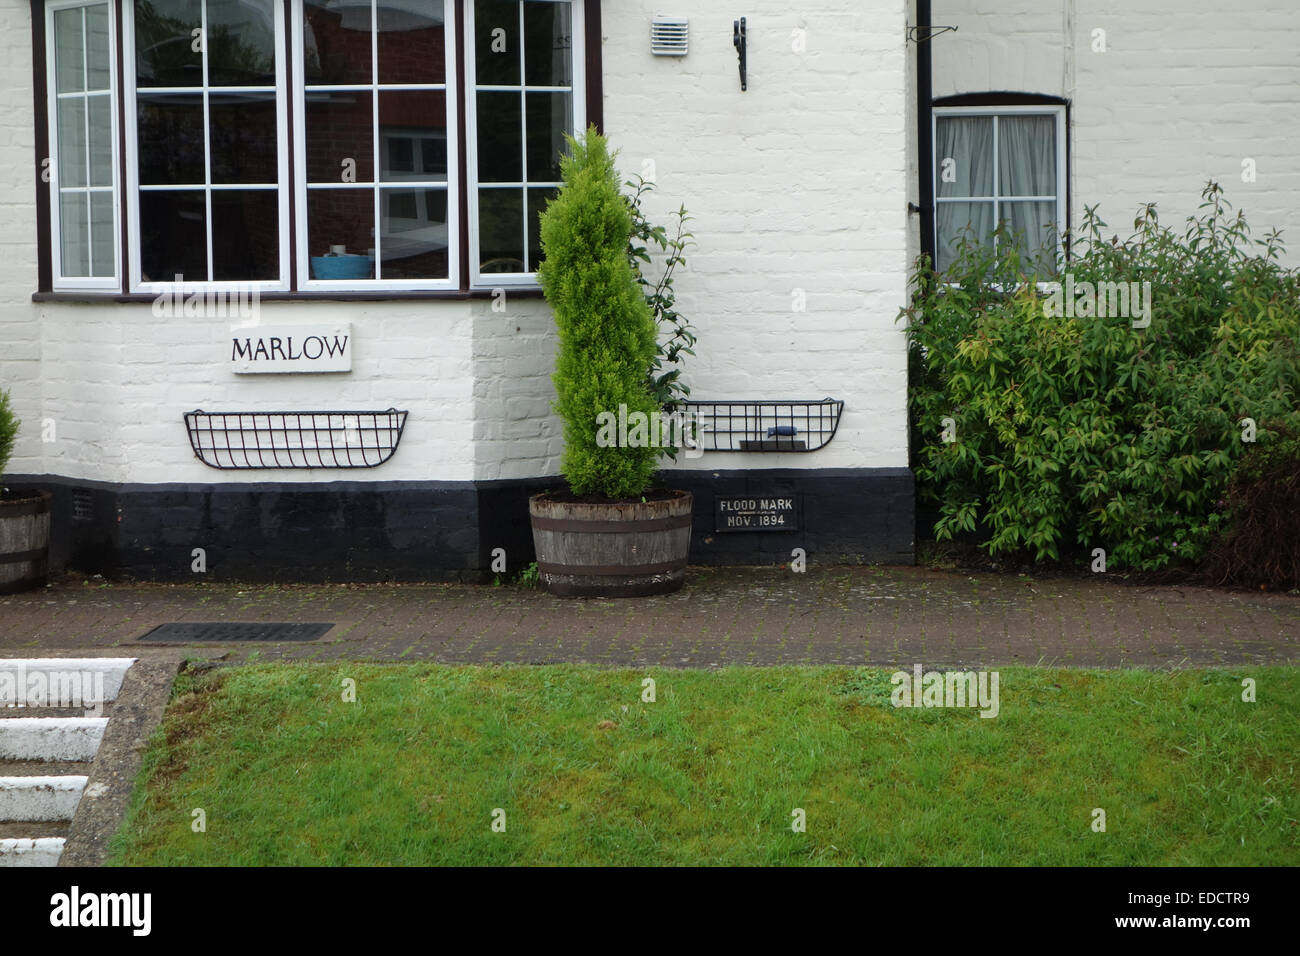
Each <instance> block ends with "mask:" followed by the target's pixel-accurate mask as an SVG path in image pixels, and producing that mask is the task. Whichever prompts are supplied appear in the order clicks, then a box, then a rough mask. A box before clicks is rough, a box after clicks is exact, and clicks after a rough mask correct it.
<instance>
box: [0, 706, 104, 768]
mask: <svg viewBox="0 0 1300 956" xmlns="http://www.w3.org/2000/svg"><path fill="white" fill-rule="evenodd" d="M107 726H108V718H107V717H11V718H8V719H6V720H0V760H72V761H85V760H94V759H95V753H96V751H98V750H99V742H100V741H101V740H103V739H104V728H106V727H107Z"/></svg>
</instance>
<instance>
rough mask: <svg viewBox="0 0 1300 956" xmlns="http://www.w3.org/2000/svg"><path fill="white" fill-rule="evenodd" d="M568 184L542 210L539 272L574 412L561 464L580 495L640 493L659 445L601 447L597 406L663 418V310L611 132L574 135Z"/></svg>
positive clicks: (559, 375)
mask: <svg viewBox="0 0 1300 956" xmlns="http://www.w3.org/2000/svg"><path fill="white" fill-rule="evenodd" d="M569 146H570V150H571V155H568V156H566V157H564V158H563V159H562V160H561V174H562V176H563V179H564V185H563V187H562V188H561V189H560V193H559V195H558V196H557V197H556V198H555V199H554V200H552V201H551V202H550V203H549V204H548V205H547V207H546V211H545V212H544V213H543V214H542V233H541V235H542V254H543V259H542V264H541V268H540V269H539V271H538V278H539V279H540V281H541V284H542V291H543V293H544V294H545V295H546V299H547V301H548V302H549V303H550V304H551V308H552V311H553V312H554V314H555V324H556V328H557V330H558V334H559V354H558V356H557V358H556V363H555V375H554V382H555V389H556V392H557V394H558V398H557V401H556V405H555V409H556V412H557V413H558V414H559V415H560V417H561V418H563V419H564V443H565V447H564V455H563V458H562V460H561V463H560V470H561V471H562V472H563V474H564V477H565V479H566V480H567V481H568V483H569V487H570V489H571V490H572V491H573V493H574V494H575V495H580V496H585V495H599V496H604V497H607V498H613V499H619V498H630V497H634V496H637V495H640V494H642V493H643V492H645V491H646V490H647V489H648V488H649V487H650V483H651V481H652V480H653V477H654V472H655V461H656V458H657V455H658V449H657V448H655V447H649V446H646V447H626V446H624V447H617V446H609V447H601V445H600V444H598V442H597V434H598V430H597V416H599V415H600V414H601V413H602V412H608V413H611V414H613V415H619V414H620V409H621V408H625V409H626V412H625V414H626V416H627V419H628V421H633V420H634V416H639V415H644V416H646V420H647V421H648V422H649V423H650V424H651V426H654V427H657V426H658V423H659V420H660V419H659V405H658V403H657V402H656V401H655V399H654V396H653V395H652V394H651V393H650V390H649V387H648V377H647V373H648V370H649V369H651V368H652V367H653V364H654V360H655V353H656V344H655V342H656V334H655V320H654V316H653V314H652V313H651V310H650V307H649V306H648V305H647V304H646V300H645V298H644V296H643V294H642V291H641V287H640V285H639V284H638V283H637V276H636V272H635V270H634V269H633V268H632V264H631V262H629V260H628V253H627V249H628V237H629V236H631V235H632V213H631V209H630V206H629V203H628V200H627V199H626V198H625V197H624V196H623V195H622V194H621V193H620V191H619V179H618V174H617V172H616V170H615V168H614V160H613V157H612V156H611V155H610V152H609V148H608V144H607V143H606V141H605V138H604V137H603V136H601V135H600V134H599V133H597V132H596V130H595V128H594V127H593V128H591V129H589V130H588V131H587V132H586V134H585V136H584V137H582V138H581V139H574V138H570V139H569Z"/></svg>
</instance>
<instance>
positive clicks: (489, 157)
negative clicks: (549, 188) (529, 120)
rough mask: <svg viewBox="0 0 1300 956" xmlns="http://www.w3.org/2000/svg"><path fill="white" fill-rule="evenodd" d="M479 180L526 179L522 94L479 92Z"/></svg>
mask: <svg viewBox="0 0 1300 956" xmlns="http://www.w3.org/2000/svg"><path fill="white" fill-rule="evenodd" d="M476 99H477V104H478V113H477V116H478V178H479V182H484V183H517V182H521V181H522V180H523V157H522V156H521V152H522V149H521V147H522V143H521V140H522V139H523V126H522V123H521V121H520V115H519V94H518V93H479V94H478V96H477V97H476Z"/></svg>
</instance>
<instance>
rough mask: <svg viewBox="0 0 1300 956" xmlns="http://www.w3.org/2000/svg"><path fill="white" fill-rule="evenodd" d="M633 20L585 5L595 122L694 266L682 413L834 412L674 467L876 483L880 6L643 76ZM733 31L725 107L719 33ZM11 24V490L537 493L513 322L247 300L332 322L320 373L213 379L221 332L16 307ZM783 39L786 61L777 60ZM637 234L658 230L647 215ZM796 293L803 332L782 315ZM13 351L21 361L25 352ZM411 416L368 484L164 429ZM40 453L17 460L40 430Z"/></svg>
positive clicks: (25, 291) (806, 20)
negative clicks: (597, 40)
mask: <svg viewBox="0 0 1300 956" xmlns="http://www.w3.org/2000/svg"><path fill="white" fill-rule="evenodd" d="M658 12H662V11H661V10H660V8H659V7H658V6H657V5H656V4H655V3H650V2H619V3H608V2H607V3H606V4H605V5H604V29H603V33H604V37H603V51H602V53H603V58H604V90H605V124H606V129H607V132H608V133H609V134H610V136H611V138H612V140H613V142H614V144H615V146H616V147H618V148H620V149H621V150H622V160H621V162H622V165H623V168H624V169H625V171H627V172H629V173H630V172H632V171H635V170H639V169H640V167H641V162H642V160H643V159H646V158H650V159H653V160H654V161H655V163H656V166H657V178H658V182H659V188H660V193H659V195H658V196H657V197H656V199H655V202H654V205H653V206H652V208H653V209H655V210H657V211H658V213H660V214H662V213H663V212H664V211H665V210H667V209H669V208H676V206H677V205H678V204H680V203H685V204H686V206H687V207H688V209H689V210H690V212H691V214H692V215H693V216H694V217H695V222H694V223H693V228H694V231H695V233H696V237H697V242H698V246H697V248H696V249H694V250H693V251H692V253H691V256H690V265H689V268H688V269H687V270H685V271H684V272H683V273H682V274H681V278H680V279H679V281H678V290H679V293H680V300H681V305H682V308H683V311H684V312H685V313H686V314H688V315H690V317H691V318H692V319H693V320H694V322H695V323H696V325H697V326H698V328H699V330H700V341H699V344H698V349H697V351H698V353H699V354H698V356H697V357H695V358H694V359H691V360H690V362H689V366H688V372H687V375H688V379H689V382H690V383H691V385H692V387H693V394H694V397H696V398H701V399H714V398H716V399H745V398H751V399H752V398H820V397H822V396H825V395H832V396H835V397H837V398H842V399H844V400H845V402H846V411H845V417H844V420H843V422H842V424H841V428H840V432H839V435H838V436H837V438H836V439H835V441H834V442H833V443H832V444H831V445H830V446H829V447H828V448H826V449H825V450H824V451H821V452H818V453H816V454H814V455H770V454H769V455H752V454H751V455H724V456H718V455H713V456H707V455H706V456H705V457H704V458H703V459H701V460H699V461H697V462H693V463H689V462H688V463H687V464H688V465H690V466H691V467H699V468H706V469H707V468H735V467H882V466H902V465H905V464H906V461H907V452H906V448H907V438H906V409H905V404H904V381H905V370H906V359H905V352H904V343H903V337H902V333H901V331H900V329H899V327H898V325H897V324H896V323H895V321H894V318H895V315H896V313H897V311H898V308H899V306H900V305H901V304H902V303H903V300H904V295H905V275H906V268H907V256H908V242H909V237H908V223H907V214H906V203H907V198H908V196H907V185H908V157H907V150H906V135H907V134H906V125H905V116H906V110H907V109H908V108H909V105H908V104H909V100H910V99H911V98H912V96H913V94H912V93H911V91H910V89H909V88H908V87H907V80H906V77H907V74H906V69H907V59H908V57H909V56H910V52H909V50H908V49H907V47H906V45H905V43H904V22H905V19H906V14H905V6H904V0H822V2H819V3H818V4H817V5H816V9H815V11H799V12H795V11H792V10H791V8H790V5H789V4H788V3H782V2H777V0H755V2H752V3H750V4H749V5H748V6H747V7H746V8H745V9H744V10H743V11H740V10H737V11H722V10H718V9H715V8H713V7H712V5H710V4H706V3H704V2H703V0H692V2H683V3H682V4H680V5H679V6H678V7H677V8H675V9H674V10H673V11H672V12H679V13H681V14H683V15H686V16H689V17H690V18H691V53H690V55H689V56H688V57H686V58H685V59H681V60H678V59H666V58H657V57H653V56H652V55H651V54H650V52H649V22H650V19H651V17H652V16H653V15H654V14H656V13H658ZM741 12H743V13H744V15H745V16H746V17H747V18H748V26H749V90H748V92H745V93H742V92H741V91H740V87H739V77H738V73H737V64H736V54H735V50H734V49H733V47H732V43H731V32H732V24H731V21H732V19H733V18H734V17H735V16H739V15H740V13H741ZM28 20H29V15H28V7H27V5H26V4H25V3H20V2H19V0H0V30H2V31H3V32H2V33H0V51H2V52H3V53H4V58H3V60H2V61H0V80H2V81H3V82H0V128H3V129H4V130H5V133H4V135H3V136H0V168H3V169H4V170H6V171H7V173H6V176H5V177H4V179H3V180H0V244H3V245H2V248H0V259H2V261H0V304H2V305H3V309H2V310H0V335H3V336H4V339H3V341H5V343H6V348H5V349H4V350H3V353H0V382H3V383H5V384H6V385H11V386H12V388H13V391H14V396H15V403H16V405H17V407H18V410H19V413H20V414H21V415H22V416H23V418H24V428H23V432H22V436H21V439H20V442H19V446H18V449H17V453H16V455H15V458H14V460H13V462H12V463H11V465H10V470H11V471H12V472H14V473H45V472H49V473H55V474H61V475H67V476H71V477H78V478H86V479H98V480H104V481H130V482H161V481H187V482H212V481H266V480H284V481H315V480H322V479H326V480H338V479H359V480H385V481H387V480H402V479H410V480H414V479H442V480H467V479H471V478H480V479H495V478H523V477H532V476H538V475H547V474H555V473H556V472H557V470H558V465H559V456H560V452H561V450H562V439H561V429H560V424H559V422H558V420H557V419H555V417H554V416H553V415H552V414H551V413H550V405H551V402H552V401H553V400H554V388H553V386H552V383H551V372H552V368H553V358H554V348H555V339H554V334H553V326H552V322H551V318H550V312H549V309H548V308H547V306H546V305H545V303H544V302H542V301H540V300H537V299H525V298H521V297H518V296H516V297H508V298H507V300H506V310H505V312H494V311H493V310H492V303H491V301H490V300H475V301H471V302H446V301H444V302H400V301H394V302H379V303H360V304H344V303H263V304H262V321H264V322H268V323H272V322H285V321H289V322H293V321H298V320H308V319H310V320H312V321H319V322H332V321H337V320H343V319H346V320H347V321H350V322H351V324H352V334H353V336H354V339H353V343H354V347H355V354H354V360H353V371H352V372H351V373H350V374H346V375H292V376H276V375H258V376H237V375H235V374H233V373H232V372H231V371H230V370H229V367H228V366H229V362H228V360H227V359H228V353H227V351H226V350H227V349H228V342H229V338H228V335H227V330H228V323H227V322H226V321H224V320H220V319H216V320H213V319H206V320H205V319H198V318H184V317H180V318H159V317H155V316H154V315H153V314H152V311H151V309H150V307H149V306H148V305H147V304H111V303H105V304H102V305H99V304H92V305H79V304H78V305H74V304H63V303H58V304H54V303H45V304H34V303H32V302H31V300H30V297H31V293H32V291H33V290H34V289H35V287H36V255H37V250H36V246H35V234H36V230H35V207H34V195H35V190H34V180H33V177H34V175H35V171H34V169H33V162H34V159H33V149H34V146H33V143H34V136H35V131H34V126H33V115H32V90H31V62H30V61H31V53H30V24H29V22H28ZM796 29H803V30H805V31H806V42H807V49H806V52H804V53H802V54H799V53H795V52H793V51H792V49H791V43H792V31H794V30H796ZM660 219H661V220H662V215H660ZM796 288H801V289H803V290H805V292H806V294H807V311H806V312H803V313H796V312H793V311H792V310H791V295H792V291H793V290H794V289H796ZM37 343H39V347H38V345H37ZM390 405H393V406H396V407H398V408H404V409H408V410H409V411H410V413H411V415H410V419H409V421H408V425H407V430H406V434H405V436H404V437H403V439H402V446H401V448H400V449H399V451H398V453H397V454H396V456H394V458H393V459H392V460H391V461H390V462H389V463H388V464H386V465H384V466H383V467H382V468H379V469H376V470H374V471H326V472H311V473H307V472H295V471H277V472H267V471H246V472H216V471H214V470H212V469H210V468H207V467H206V466H204V465H202V464H201V463H200V462H199V461H197V460H196V459H195V458H194V456H193V454H192V452H191V451H190V448H189V444H188V441H187V439H186V435H185V430H184V426H183V423H182V420H181V415H182V413H184V412H185V411H189V410H192V409H194V408H204V409H208V410H231V411H240V410H266V409H276V410H280V409H304V410H309V409H330V408H344V407H355V408H374V409H383V408H387V407H388V406H390ZM43 418H50V419H53V420H54V422H55V424H56V426H57V438H58V440H57V441H56V442H53V443H49V444H42V443H41V442H40V440H39V438H40V421H41V419H43Z"/></svg>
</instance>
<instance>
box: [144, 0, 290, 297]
mask: <svg viewBox="0 0 1300 956" xmlns="http://www.w3.org/2000/svg"><path fill="white" fill-rule="evenodd" d="M271 6H272V8H273V10H274V13H275V44H276V46H275V99H276V175H277V176H278V177H279V182H278V183H277V184H276V186H277V189H276V206H277V211H278V215H279V217H280V222H279V246H280V275H279V277H278V278H276V279H269V280H268V279H259V280H247V281H242V280H240V281H236V280H210V279H209V280H200V279H188V278H187V279H186V280H185V281H184V283H183V287H184V288H178V283H177V282H175V281H174V280H173V281H152V282H143V281H141V277H140V273H141V264H140V204H139V195H140V166H139V147H138V139H137V137H138V132H139V130H138V128H137V122H136V118H137V116H138V115H139V106H138V103H137V100H136V93H137V89H136V83H135V63H136V57H135V4H134V3H133V2H132V0H125V2H123V4H122V9H123V18H122V77H123V91H124V95H123V102H124V103H125V104H126V109H127V111H128V112H129V113H130V114H131V115H130V117H129V118H128V121H127V124H126V195H127V202H126V211H127V243H128V253H129V260H130V261H129V270H130V280H131V281H130V289H129V291H131V292H136V293H150V294H153V295H161V294H164V293H166V294H172V293H175V292H181V293H184V291H185V290H188V289H194V288H200V289H210V290H213V291H237V290H244V289H250V290H251V289H256V290H258V291H259V292H287V291H289V190H288V184H289V131H288V112H289V95H288V76H287V74H288V70H287V68H286V65H285V62H284V61H285V56H284V42H285V33H284V31H285V22H284V4H283V3H280V2H278V0H275V2H273V3H272V4H271ZM294 7H295V9H297V10H299V11H301V7H302V4H301V2H295V3H294ZM200 9H201V10H202V11H203V13H202V16H203V21H204V22H203V23H202V24H201V25H200V26H201V28H202V29H203V31H204V36H205V37H206V35H207V22H206V21H207V4H206V3H205V4H203V5H202V6H201V8H200ZM207 79H208V77H207V60H206V58H205V59H204V85H203V86H194V87H186V88H185V89H186V91H194V92H200V93H212V92H217V93H221V92H239V91H240V90H241V89H246V88H244V87H238V86H233V87H231V86H209V85H207ZM177 89H178V88H177V87H159V88H157V92H167V91H169V90H170V91H175V90H177ZM146 91H147V92H152V91H154V88H153V87H148V88H147V89H146ZM207 99H208V98H207V97H206V96H205V97H204V116H203V135H204V149H203V162H204V178H205V180H207V186H206V187H205V190H204V192H205V196H206V197H207V206H208V209H207V223H208V230H209V233H211V230H212V202H211V195H212V191H213V189H214V188H217V189H220V188H223V187H222V186H216V187H214V186H213V184H212V182H211V180H212V153H211V149H210V146H209V143H208V139H209V136H210V130H211V126H210V123H209V121H208V107H207ZM249 185H255V184H252V183H247V184H245V183H241V184H238V185H236V186H232V187H229V188H235V189H238V188H240V187H243V186H249ZM257 185H263V184H257ZM268 191H269V190H268ZM211 270H212V249H211V247H209V249H208V274H209V275H211Z"/></svg>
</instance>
